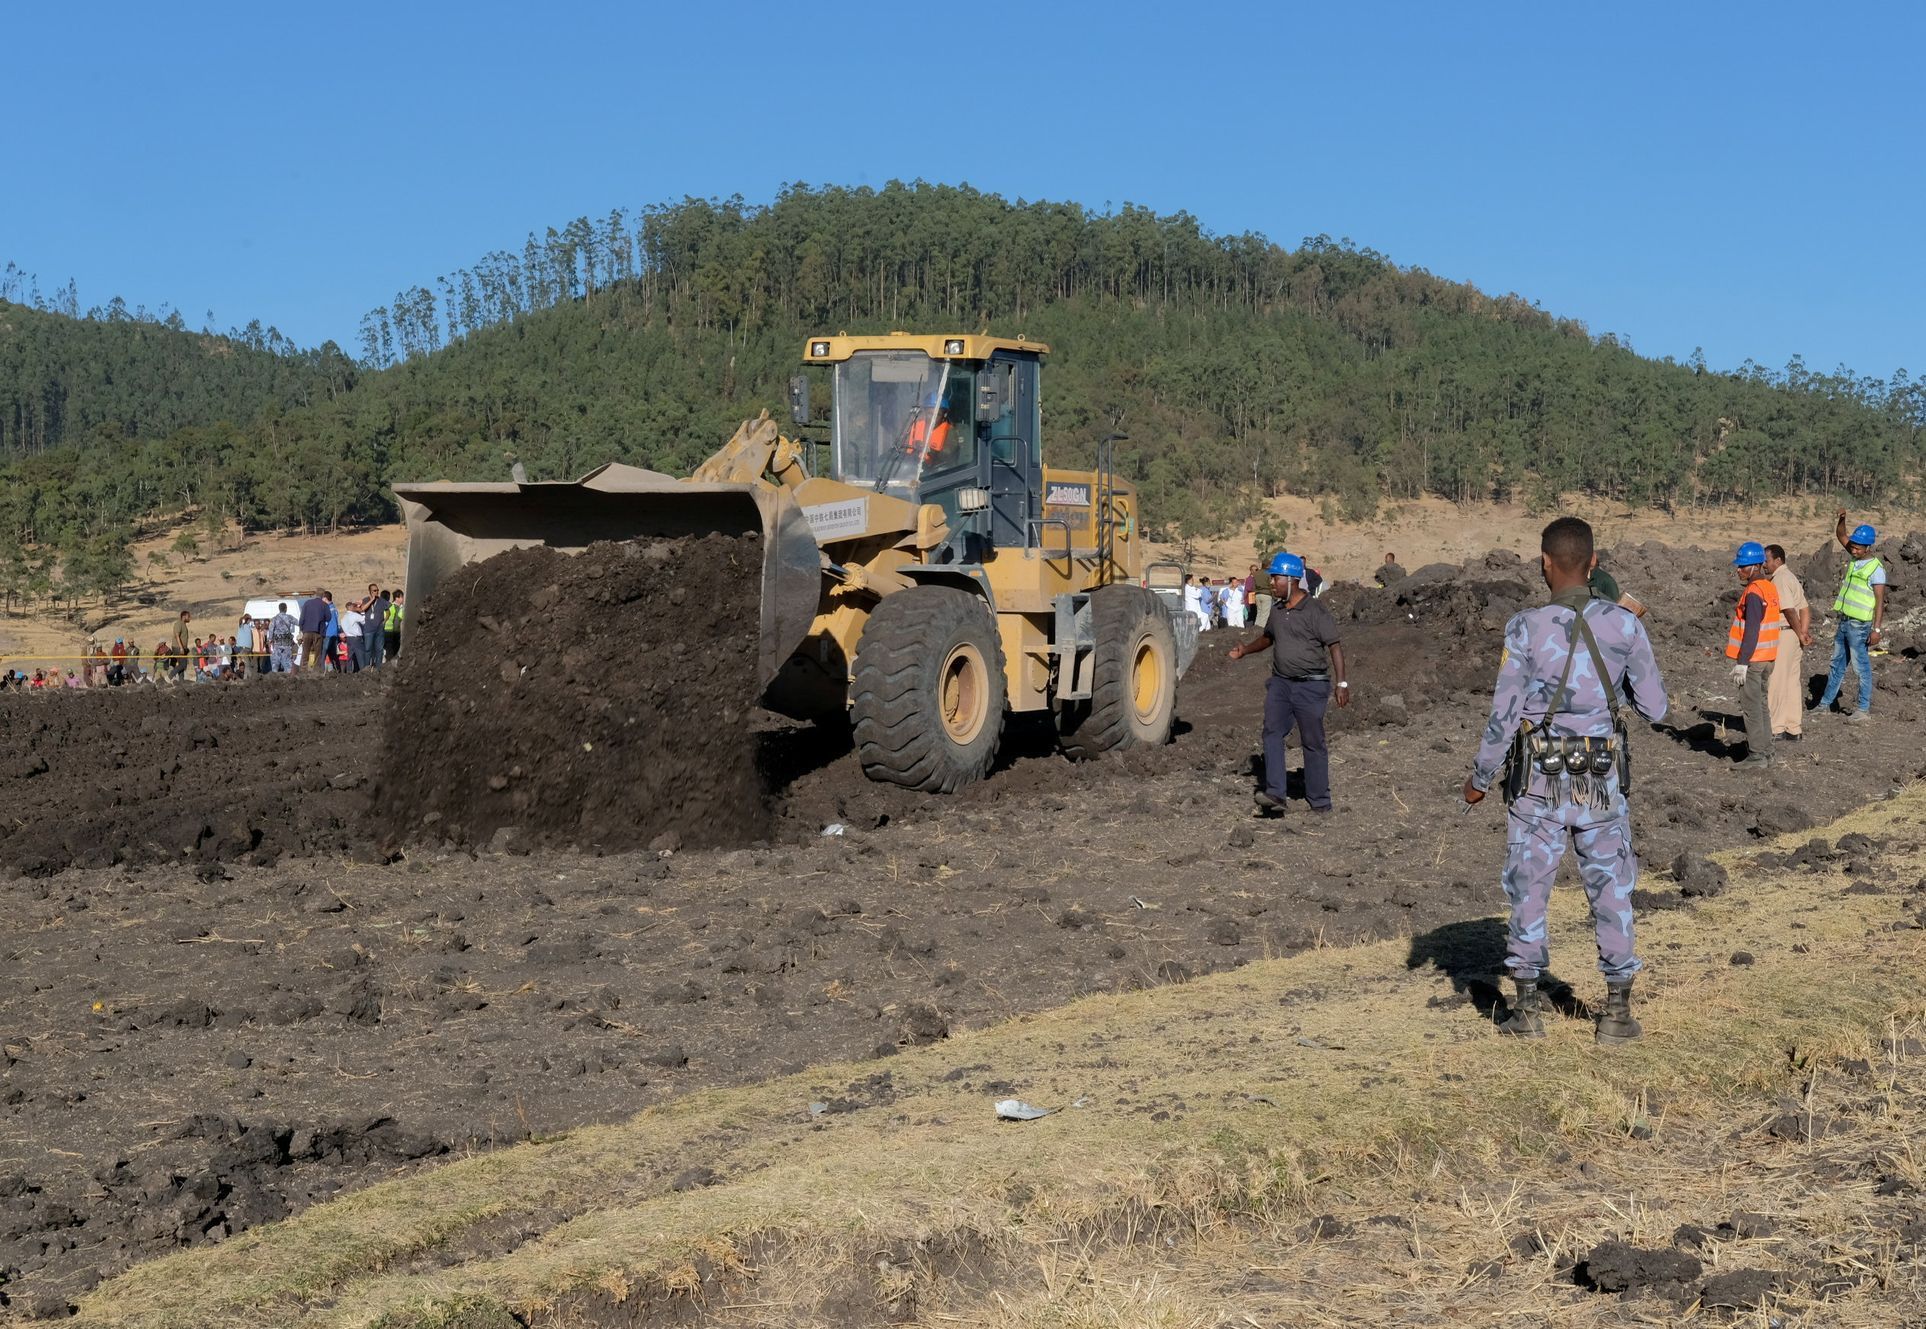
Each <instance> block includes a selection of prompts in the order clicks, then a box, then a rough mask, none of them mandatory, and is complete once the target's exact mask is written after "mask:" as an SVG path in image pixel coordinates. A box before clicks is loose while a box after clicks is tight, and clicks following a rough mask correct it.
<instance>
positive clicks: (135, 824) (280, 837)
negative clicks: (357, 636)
mask: <svg viewBox="0 0 1926 1329" xmlns="http://www.w3.org/2000/svg"><path fill="white" fill-rule="evenodd" d="M379 682H380V679H379V675H377V674H374V673H368V674H359V675H354V676H351V677H348V678H327V679H304V678H288V677H280V676H276V677H269V678H262V679H255V680H252V681H249V682H246V683H236V684H212V683H209V684H187V685H176V686H169V687H148V686H137V687H124V688H113V689H106V690H101V689H95V690H92V691H86V692H60V693H55V694H52V695H32V696H22V695H18V694H13V695H9V696H8V697H6V698H5V699H3V700H0V809H4V811H5V815H4V816H0V868H4V869H10V870H11V871H13V872H18V873H20V874H22V875H25V876H29V877H44V876H50V875H52V874H53V873H56V872H59V871H61V870H62V869H63V868H69V867H106V866H109V865H111V864H115V863H125V864H152V863H166V862H181V861H187V862H196V863H213V862H236V861H247V862H253V863H259V864H267V863H272V862H274V861H276V860H277V859H279V858H281V857H283V856H284V855H288V854H299V855H309V854H325V853H342V852H348V851H353V850H355V849H357V848H359V847H361V842H362V841H364V840H366V839H367V838H368V837H367V835H366V833H365V831H363V830H362V829H361V828H362V825H363V823H362V810H363V808H364V806H365V803H366V797H367V795H366V792H365V790H363V789H362V785H363V784H364V783H365V775H364V772H365V770H366V768H367V765H368V757H367V752H368V749H370V747H371V745H372V742H373V737H374V735H373V727H374V724H375V722H376V720H377V719H378V718H379V716H378V711H377V707H376V698H377V696H378V691H377V689H378V687H379Z"/></svg>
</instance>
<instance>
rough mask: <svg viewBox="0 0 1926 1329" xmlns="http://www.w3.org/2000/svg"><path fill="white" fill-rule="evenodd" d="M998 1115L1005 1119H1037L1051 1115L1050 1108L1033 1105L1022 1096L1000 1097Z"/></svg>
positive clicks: (997, 1107)
mask: <svg viewBox="0 0 1926 1329" xmlns="http://www.w3.org/2000/svg"><path fill="white" fill-rule="evenodd" d="M996 1115H997V1116H999V1117H1001V1118H1002V1119H1003V1120H1004V1121H1035V1120H1036V1119H1037V1118H1038V1117H1047V1116H1049V1115H1050V1110H1049V1109H1048V1108H1040V1107H1031V1106H1030V1105H1029V1104H1028V1103H1026V1102H1024V1101H1023V1100H1022V1099H1020V1098H1000V1099H998V1100H997V1104H996Z"/></svg>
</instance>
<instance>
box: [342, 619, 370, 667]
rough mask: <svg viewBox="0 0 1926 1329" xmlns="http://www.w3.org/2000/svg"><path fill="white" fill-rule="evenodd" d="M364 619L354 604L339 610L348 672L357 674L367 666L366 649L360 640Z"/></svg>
mask: <svg viewBox="0 0 1926 1329" xmlns="http://www.w3.org/2000/svg"><path fill="white" fill-rule="evenodd" d="M366 621H367V620H366V618H365V617H364V616H363V614H362V612H361V609H360V607H359V606H358V605H356V604H353V603H350V604H349V605H348V607H347V608H346V609H344V610H343V611H342V612H341V635H342V636H343V637H345V638H347V640H348V672H349V673H351V674H358V673H360V672H361V671H362V670H363V669H365V668H367V667H368V655H367V650H366V646H365V643H364V642H363V640H362V631H363V625H364V624H365V623H366Z"/></svg>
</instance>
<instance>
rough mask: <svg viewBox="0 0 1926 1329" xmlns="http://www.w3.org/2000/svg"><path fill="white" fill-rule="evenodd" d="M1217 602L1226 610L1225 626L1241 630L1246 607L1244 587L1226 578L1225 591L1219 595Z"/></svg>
mask: <svg viewBox="0 0 1926 1329" xmlns="http://www.w3.org/2000/svg"><path fill="white" fill-rule="evenodd" d="M1217 603H1218V604H1219V605H1220V606H1221V607H1222V609H1223V611H1224V626H1225V627H1227V628H1230V629H1232V630H1233V631H1236V630H1241V629H1242V628H1243V627H1244V609H1245V604H1244V596H1243V587H1241V586H1239V585H1238V584H1237V583H1235V582H1233V581H1230V580H1226V581H1225V582H1224V590H1223V593H1222V594H1220V595H1219V596H1218V597H1217Z"/></svg>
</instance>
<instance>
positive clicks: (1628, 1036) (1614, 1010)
mask: <svg viewBox="0 0 1926 1329" xmlns="http://www.w3.org/2000/svg"><path fill="white" fill-rule="evenodd" d="M1644 1033H1645V1030H1643V1029H1642V1028H1640V1027H1639V1023H1638V1021H1637V1020H1634V1019H1633V1018H1632V980H1631V979H1629V978H1628V979H1626V980H1625V981H1624V982H1622V983H1608V984H1606V985H1605V1013H1604V1014H1603V1015H1601V1016H1599V1017H1598V1033H1597V1035H1596V1037H1597V1039H1598V1041H1599V1042H1601V1043H1606V1044H1616V1043H1629V1042H1631V1041H1632V1040H1633V1039H1635V1038H1640V1037H1642V1036H1643V1035H1644Z"/></svg>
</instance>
